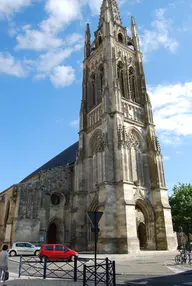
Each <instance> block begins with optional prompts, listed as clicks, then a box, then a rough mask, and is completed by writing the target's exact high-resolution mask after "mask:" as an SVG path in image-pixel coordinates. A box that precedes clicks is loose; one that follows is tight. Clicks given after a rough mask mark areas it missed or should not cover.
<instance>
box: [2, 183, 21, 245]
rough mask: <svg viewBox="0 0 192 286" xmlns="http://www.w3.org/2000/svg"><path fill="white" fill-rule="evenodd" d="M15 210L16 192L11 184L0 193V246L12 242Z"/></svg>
mask: <svg viewBox="0 0 192 286" xmlns="http://www.w3.org/2000/svg"><path fill="white" fill-rule="evenodd" d="M16 210H17V193H16V192H15V187H14V186H11V187H10V188H8V189H7V190H5V191H4V192H3V193H1V194H0V247H1V245H2V244H3V243H6V244H8V245H9V246H10V245H11V243H12V240H13V235H14V227H15V216H16Z"/></svg>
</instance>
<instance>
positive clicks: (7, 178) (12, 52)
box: [0, 0, 192, 192]
mask: <svg viewBox="0 0 192 286" xmlns="http://www.w3.org/2000/svg"><path fill="white" fill-rule="evenodd" d="M100 5H101V0H70V1H67V0H14V1H13V0H1V5H0V39H1V40H0V86H1V88H0V110H1V112H0V130H1V148H0V191H3V190H4V189H6V188H8V187H9V186H11V185H12V184H14V183H17V182H19V181H20V180H22V179H23V178H24V177H25V176H27V175H28V174H30V173H31V172H33V171H34V170H35V169H37V168H38V167H40V166H41V165H42V164H44V163H45V162H47V161H48V160H50V159H51V158H52V157H54V156H55V155H57V154H58V153H60V152H61V151H63V150H64V149H65V148H66V147H68V146H69V145H71V144H72V143H74V142H76V141H77V140H78V116H79V108H80V101H81V80H82V60H83V42H84V32H85V25H86V22H89V23H90V25H91V31H92V34H93V32H94V31H95V30H96V29H97V25H98V15H99V10H100ZM119 8H120V13H121V18H122V21H123V24H124V26H126V27H127V30H128V33H129V30H130V16H131V15H133V16H134V17H135V19H136V23H137V27H138V32H139V35H140V42H141V49H142V52H143V54H144V68H145V74H146V81H147V85H148V91H149V94H150V96H151V101H152V104H153V109H154V119H155V123H156V130H157V133H158V135H159V139H160V143H161V147H162V151H163V155H164V166H165V175H166V182H167V186H168V188H169V192H171V189H172V187H173V185H174V184H176V183H177V182H183V183H188V182H191V178H192V176H191V164H190V163H191V161H192V152H191V143H192V76H191V63H192V60H191V50H192V41H191V37H192V28H191V27H192V18H191V13H192V2H191V0H178V1H177V0H175V1H174V0H170V2H169V1H168V0H156V1H154V0H120V1H119Z"/></svg>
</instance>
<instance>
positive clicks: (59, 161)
mask: <svg viewBox="0 0 192 286" xmlns="http://www.w3.org/2000/svg"><path fill="white" fill-rule="evenodd" d="M78 147H79V142H76V143H75V144H73V145H71V146H70V147H68V148H67V149H65V150H64V151H63V152H61V153H60V154H58V155H57V156H55V157H54V158H53V159H51V160H50V161H48V162H47V163H45V164H44V165H43V166H41V167H40V168H38V169H37V170H36V171H34V172H33V173H31V174H30V175H29V176H27V177H26V178H25V179H23V180H22V181H21V182H20V183H23V182H26V181H27V180H29V179H30V178H32V177H33V176H35V175H36V174H38V173H39V172H40V171H45V170H48V169H52V168H55V167H58V166H65V165H66V164H71V163H73V162H75V160H76V152H77V151H78Z"/></svg>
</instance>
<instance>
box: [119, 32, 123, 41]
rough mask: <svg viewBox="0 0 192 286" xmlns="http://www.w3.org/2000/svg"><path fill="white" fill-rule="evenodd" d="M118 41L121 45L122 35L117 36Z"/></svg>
mask: <svg viewBox="0 0 192 286" xmlns="http://www.w3.org/2000/svg"><path fill="white" fill-rule="evenodd" d="M118 41H119V42H120V43H123V35H122V34H121V33H119V34H118Z"/></svg>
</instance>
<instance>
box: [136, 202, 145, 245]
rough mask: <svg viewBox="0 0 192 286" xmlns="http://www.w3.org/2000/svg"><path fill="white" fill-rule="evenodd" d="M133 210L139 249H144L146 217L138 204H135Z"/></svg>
mask: <svg viewBox="0 0 192 286" xmlns="http://www.w3.org/2000/svg"><path fill="white" fill-rule="evenodd" d="M135 211H136V225H137V237H138V240H139V245H140V249H146V248H147V230H146V218H145V216H144V214H143V212H142V211H141V209H140V208H139V207H138V206H136V208H135Z"/></svg>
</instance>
